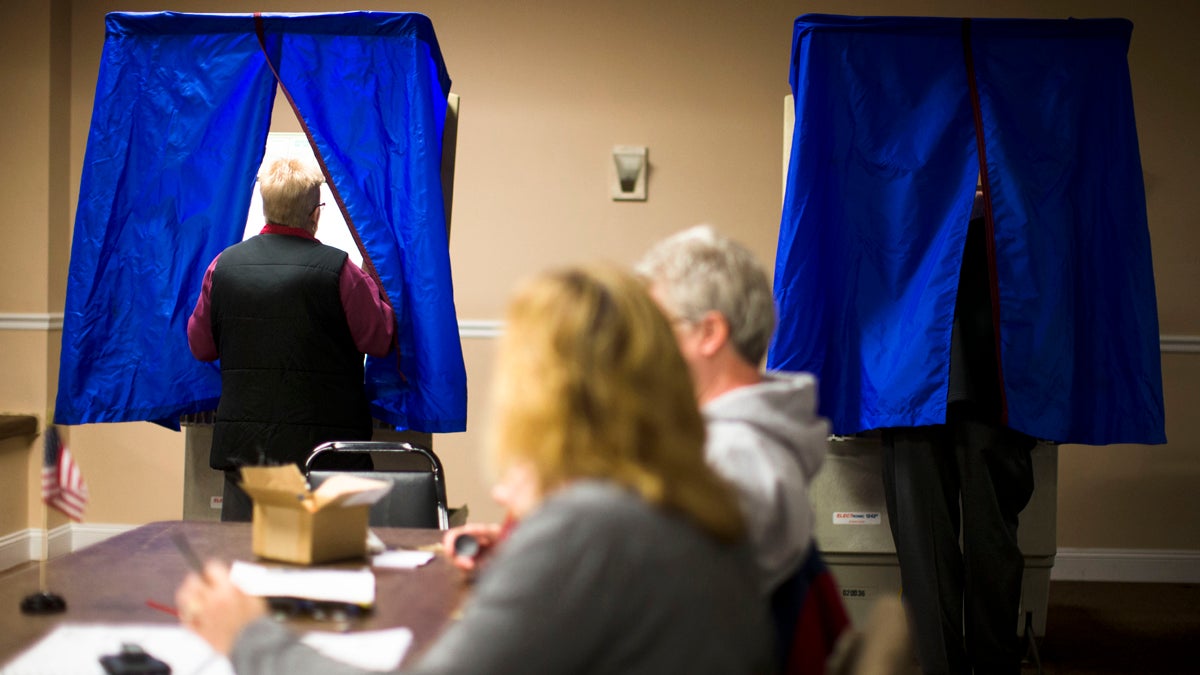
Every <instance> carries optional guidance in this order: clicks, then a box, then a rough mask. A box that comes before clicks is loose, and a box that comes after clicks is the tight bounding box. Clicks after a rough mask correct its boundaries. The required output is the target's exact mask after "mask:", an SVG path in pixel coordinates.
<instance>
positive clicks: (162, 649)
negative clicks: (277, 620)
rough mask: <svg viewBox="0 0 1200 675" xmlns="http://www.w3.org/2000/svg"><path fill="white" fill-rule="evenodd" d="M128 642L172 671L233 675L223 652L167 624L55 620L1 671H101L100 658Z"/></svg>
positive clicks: (81, 674) (22, 674)
mask: <svg viewBox="0 0 1200 675" xmlns="http://www.w3.org/2000/svg"><path fill="white" fill-rule="evenodd" d="M125 642H131V643H133V644H136V645H138V646H139V647H141V648H142V649H143V650H144V651H145V652H146V653H147V654H149V655H151V656H153V657H154V658H156V659H158V660H160V661H164V662H166V663H167V665H169V666H171V672H173V673H189V674H194V675H233V667H232V666H231V665H230V664H229V660H228V659H226V658H225V657H224V656H222V655H220V654H218V653H217V652H215V651H213V650H212V648H211V647H209V646H208V643H207V642H205V641H204V640H203V639H202V638H201V637H200V636H198V635H196V634H195V633H193V632H191V631H189V630H186V629H185V628H183V627H182V626H173V625H169V624H71V623H64V624H59V625H58V626H57V627H56V628H55V629H54V630H52V631H50V632H49V633H47V634H46V636H45V637H43V638H42V639H41V640H39V641H38V642H37V643H35V644H34V645H33V646H32V647H30V648H29V649H27V650H25V651H24V652H22V653H21V654H20V655H18V656H17V657H16V658H15V659H13V661H12V662H11V663H8V664H7V665H5V666H4V667H2V668H0V673H2V674H3V675H51V674H53V675H62V674H63V673H71V674H72V675H93V674H94V675H104V667H103V666H101V665H100V657H101V656H108V655H109V654H116V653H118V652H120V651H121V644H122V643H125Z"/></svg>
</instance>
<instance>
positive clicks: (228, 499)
mask: <svg viewBox="0 0 1200 675" xmlns="http://www.w3.org/2000/svg"><path fill="white" fill-rule="evenodd" d="M240 480H241V474H240V473H239V472H238V471H236V470H232V471H226V472H225V491H224V494H223V496H222V498H221V521H222V522H238V523H248V522H250V519H251V517H252V516H253V515H254V500H252V499H251V498H250V495H248V494H246V492H245V490H242V488H241V487H240V486H238V481H240Z"/></svg>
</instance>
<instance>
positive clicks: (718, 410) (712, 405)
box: [702, 373, 829, 480]
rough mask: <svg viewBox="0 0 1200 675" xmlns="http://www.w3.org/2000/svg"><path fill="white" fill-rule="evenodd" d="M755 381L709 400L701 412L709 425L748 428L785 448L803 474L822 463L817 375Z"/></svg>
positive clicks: (823, 429)
mask: <svg viewBox="0 0 1200 675" xmlns="http://www.w3.org/2000/svg"><path fill="white" fill-rule="evenodd" d="M765 378H766V379H765V380H764V381H763V382H761V383H760V384H755V385H750V386H746V387H739V388H737V389H734V390H732V391H729V392H726V393H724V394H722V395H721V396H718V397H717V398H715V399H713V400H711V401H709V402H708V403H707V404H705V405H704V407H703V409H702V411H703V413H704V417H705V421H706V422H707V423H708V424H709V425H710V428H713V429H714V430H715V429H720V428H725V427H726V425H737V426H748V427H751V429H749V430H747V431H749V432H751V433H755V434H757V435H760V436H762V437H765V438H767V439H770V440H771V441H773V442H774V443H776V444H778V445H779V446H781V447H784V448H786V449H787V450H788V451H789V453H790V454H791V455H792V456H793V457H794V458H795V459H796V461H797V463H798V464H799V465H800V468H801V470H802V471H803V473H804V476H805V478H807V479H808V480H812V477H813V476H814V475H816V473H817V471H818V470H819V469H820V468H821V465H822V464H823V463H824V461H825V453H826V451H827V449H828V445H829V442H828V438H829V420H827V419H825V418H824V417H821V416H819V415H817V413H816V409H817V379H816V378H815V377H814V376H813V375H811V374H809V373H767V374H766V376H765Z"/></svg>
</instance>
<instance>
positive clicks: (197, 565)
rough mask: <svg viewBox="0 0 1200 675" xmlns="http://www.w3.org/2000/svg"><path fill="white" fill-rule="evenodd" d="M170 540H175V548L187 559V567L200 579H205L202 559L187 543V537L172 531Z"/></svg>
mask: <svg viewBox="0 0 1200 675" xmlns="http://www.w3.org/2000/svg"><path fill="white" fill-rule="evenodd" d="M171 541H173V542H175V548H177V549H179V553H180V554H181V555H182V556H183V559H184V560H186V561H187V564H188V567H190V568H192V571H193V572H195V573H196V574H197V575H199V577H200V578H201V579H203V580H205V581H207V577H205V575H204V561H203V560H201V559H200V556H198V555H196V551H195V550H193V549H192V545H191V544H190V543H188V540H187V537H185V536H183V533H182V532H172V533H171Z"/></svg>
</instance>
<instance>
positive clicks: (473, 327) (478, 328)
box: [0, 312, 1200, 353]
mask: <svg viewBox="0 0 1200 675" xmlns="http://www.w3.org/2000/svg"><path fill="white" fill-rule="evenodd" d="M62 327H63V315H62V314H61V313H52V314H19V313H6V312H0V330H62ZM503 332H504V322H503V321H499V320H495V319H463V320H461V321H459V322H458V335H459V337H461V338H465V339H494V338H498V337H500V334H501V333H503ZM1158 346H1159V349H1160V350H1161V351H1162V352H1164V353H1200V335H1160V336H1159V340H1158Z"/></svg>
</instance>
